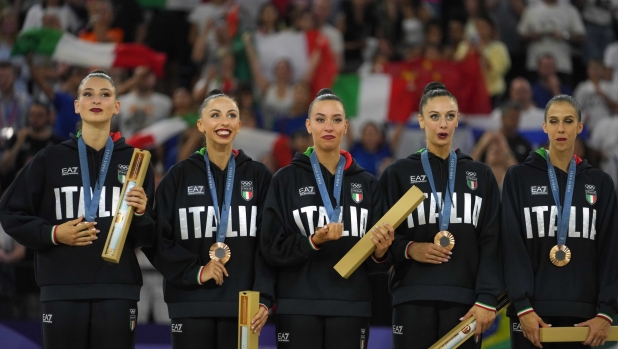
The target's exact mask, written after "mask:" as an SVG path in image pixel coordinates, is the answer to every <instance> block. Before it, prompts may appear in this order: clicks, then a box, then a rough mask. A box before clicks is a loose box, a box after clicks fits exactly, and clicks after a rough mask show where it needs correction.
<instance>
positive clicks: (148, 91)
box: [116, 72, 172, 138]
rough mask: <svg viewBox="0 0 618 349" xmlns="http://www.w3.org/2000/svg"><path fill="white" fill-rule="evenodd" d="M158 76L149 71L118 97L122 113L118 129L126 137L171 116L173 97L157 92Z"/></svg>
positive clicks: (118, 119) (118, 120)
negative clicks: (128, 91) (129, 89)
mask: <svg viewBox="0 0 618 349" xmlns="http://www.w3.org/2000/svg"><path fill="white" fill-rule="evenodd" d="M156 83H157V77H156V75H155V74H154V73H153V72H149V73H148V74H147V76H146V77H145V78H144V79H142V80H141V81H140V82H139V83H138V84H137V86H136V87H135V88H134V89H133V91H131V92H130V93H128V94H125V95H122V96H120V97H118V101H119V102H120V113H119V115H118V116H117V120H116V122H117V124H118V129H119V130H120V132H121V134H122V135H123V136H124V137H125V138H129V137H131V136H132V135H133V134H134V133H135V132H137V131H139V130H141V129H143V128H144V127H146V126H150V125H152V124H153V123H155V122H157V121H159V120H163V119H165V118H167V117H169V116H170V113H171V111H172V99H171V98H170V97H168V96H167V95H164V94H161V93H158V92H155V85H156Z"/></svg>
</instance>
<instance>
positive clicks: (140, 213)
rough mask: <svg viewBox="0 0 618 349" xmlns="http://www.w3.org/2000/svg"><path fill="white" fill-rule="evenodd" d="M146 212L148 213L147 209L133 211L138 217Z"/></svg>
mask: <svg viewBox="0 0 618 349" xmlns="http://www.w3.org/2000/svg"><path fill="white" fill-rule="evenodd" d="M144 213H146V211H145V210H144V211H142V212H137V211H133V215H134V216H137V217H140V216H143V215H144Z"/></svg>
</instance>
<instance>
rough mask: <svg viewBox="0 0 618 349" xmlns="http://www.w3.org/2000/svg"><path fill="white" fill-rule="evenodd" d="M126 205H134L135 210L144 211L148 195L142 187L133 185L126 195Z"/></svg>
mask: <svg viewBox="0 0 618 349" xmlns="http://www.w3.org/2000/svg"><path fill="white" fill-rule="evenodd" d="M125 200H126V201H127V205H129V206H133V207H135V212H137V213H144V212H146V204H147V203H148V197H146V192H144V188H142V187H133V188H132V189H131V190H130V191H129V192H128V193H127V195H126V199H125Z"/></svg>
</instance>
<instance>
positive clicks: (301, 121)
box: [273, 82, 311, 136]
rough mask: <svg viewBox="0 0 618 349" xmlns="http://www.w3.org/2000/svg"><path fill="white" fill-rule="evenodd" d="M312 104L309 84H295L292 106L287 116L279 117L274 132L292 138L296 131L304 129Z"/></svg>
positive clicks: (276, 119) (281, 115)
mask: <svg viewBox="0 0 618 349" xmlns="http://www.w3.org/2000/svg"><path fill="white" fill-rule="evenodd" d="M310 102H311V88H310V86H309V84H308V83H306V82H297V83H296V84H294V98H293V100H292V106H291V107H290V110H289V112H288V113H287V114H280V115H277V117H276V118H275V123H274V126H273V131H275V132H279V133H281V134H285V135H288V136H290V135H293V134H294V133H296V131H298V130H302V129H304V128H305V120H306V119H307V110H308V109H309V103H310Z"/></svg>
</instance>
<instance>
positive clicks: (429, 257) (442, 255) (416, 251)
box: [408, 242, 453, 264]
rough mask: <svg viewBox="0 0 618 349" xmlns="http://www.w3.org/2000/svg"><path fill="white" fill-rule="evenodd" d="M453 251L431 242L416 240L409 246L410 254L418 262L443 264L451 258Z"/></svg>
mask: <svg viewBox="0 0 618 349" xmlns="http://www.w3.org/2000/svg"><path fill="white" fill-rule="evenodd" d="M452 254H453V253H452V252H451V251H449V250H447V249H446V248H444V247H442V246H439V245H436V244H434V243H431V242H415V243H413V244H411V245H410V247H408V255H409V256H410V257H412V259H414V260H415V261H417V262H421V263H430V264H442V262H448V261H449V259H451V255H452Z"/></svg>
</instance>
